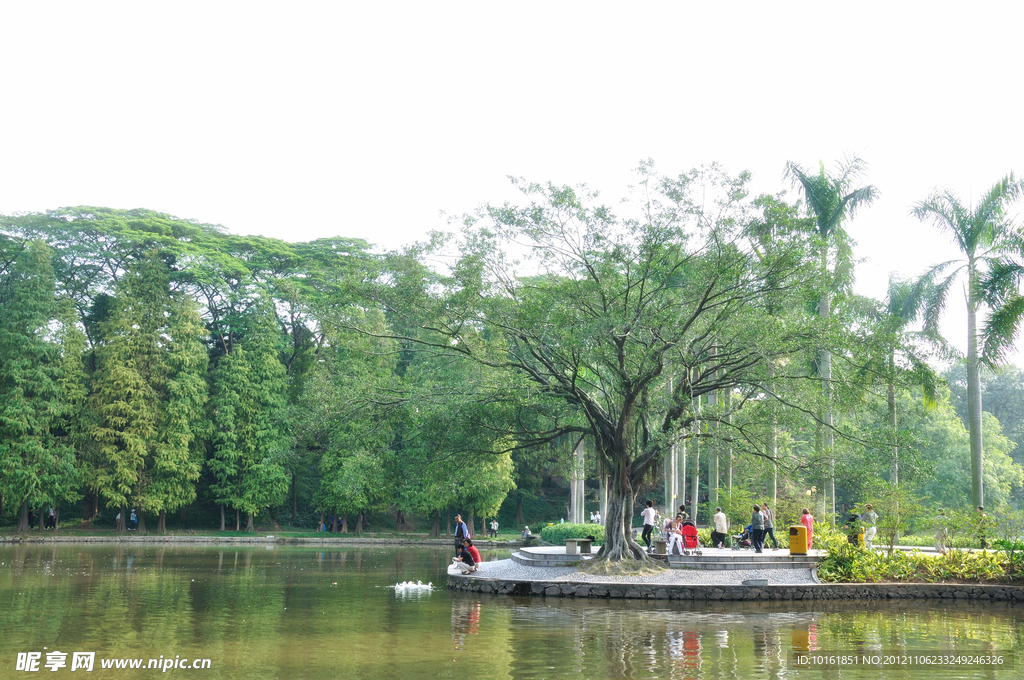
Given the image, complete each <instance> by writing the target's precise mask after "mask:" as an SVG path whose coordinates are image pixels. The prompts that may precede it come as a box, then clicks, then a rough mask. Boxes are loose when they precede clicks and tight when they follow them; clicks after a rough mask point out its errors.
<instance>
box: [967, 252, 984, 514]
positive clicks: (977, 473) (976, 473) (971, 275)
mask: <svg viewBox="0 0 1024 680" xmlns="http://www.w3.org/2000/svg"><path fill="white" fill-rule="evenodd" d="M967 271H968V275H967V429H968V432H969V434H970V439H971V496H972V497H973V499H974V507H976V508H977V507H979V506H983V505H985V487H984V477H983V467H982V466H983V462H982V450H983V449H982V438H981V408H982V404H981V370H980V366H979V365H978V319H977V316H978V301H977V293H976V291H975V288H976V286H977V282H976V276H977V275H976V273H975V271H974V262H973V261H971V262H970V263H969V265H968V270H967Z"/></svg>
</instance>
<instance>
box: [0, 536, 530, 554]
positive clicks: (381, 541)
mask: <svg viewBox="0 0 1024 680" xmlns="http://www.w3.org/2000/svg"><path fill="white" fill-rule="evenodd" d="M81 543H93V544H108V545H117V544H121V545H125V544H127V545H146V544H153V545H168V544H179V545H268V544H272V545H319V546H329V545H337V546H343V545H348V546H360V545H396V546H417V545H418V546H424V547H431V548H433V547H445V548H451V547H452V545H453V539H448V538H401V537H379V538H378V537H371V536H364V537H358V536H337V535H332V536H326V537H323V538H319V537H312V536H287V535H285V536H281V535H277V534H258V535H253V536H193V535H189V536H177V535H163V536H156V535H148V534H146V535H142V536H138V535H117V534H101V535H96V536H54V535H47V536H24V535H6V536H0V546H2V545H47V544H81ZM473 545H475V546H477V547H481V548H485V549H488V550H492V549H493V550H501V549H508V550H512V549H515V548H517V547H519V546H520V545H522V542H521V541H500V540H499V541H478V540H476V539H474V540H473Z"/></svg>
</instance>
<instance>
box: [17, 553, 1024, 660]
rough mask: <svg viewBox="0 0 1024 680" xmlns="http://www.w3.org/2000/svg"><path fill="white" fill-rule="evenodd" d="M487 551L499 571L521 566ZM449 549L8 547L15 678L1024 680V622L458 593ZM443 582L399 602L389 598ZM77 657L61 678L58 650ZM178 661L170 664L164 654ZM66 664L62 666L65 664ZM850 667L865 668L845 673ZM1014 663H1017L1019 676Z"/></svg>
mask: <svg viewBox="0 0 1024 680" xmlns="http://www.w3.org/2000/svg"><path fill="white" fill-rule="evenodd" d="M507 555H508V553H507V552H493V553H489V554H488V553H485V559H496V558H498V557H505V556H507ZM450 557H451V555H450V553H449V552H448V551H445V550H440V549H425V548H424V549H419V548H405V547H402V548H398V547H395V548H373V549H370V548H343V549H335V550H329V551H323V550H318V549H311V548H308V547H278V546H274V547H272V548H265V547H255V548H251V547H250V548H218V547H192V546H165V547H156V546H153V547H139V548H136V547H131V548H126V547H115V546H98V547H96V546H73V545H63V546H47V545H23V546H3V547H0V678H18V677H22V678H23V677H32V676H30V675H28V674H27V673H25V672H21V671H17V670H16V667H17V657H18V653H19V652H22V653H28V652H39V653H40V654H41V657H40V662H39V663H40V672H41V673H45V674H46V675H45V676H44V677H65V676H70V677H78V675H77V674H78V673H79V672H80V670H82V669H79V670H76V671H74V672H73V673H74V674H72V671H71V670H70V668H71V666H72V654H73V653H74V652H95V653H96V656H95V662H94V671H93V672H94V673H96V674H97V675H87V676H85V677H117V678H135V677H138V678H152V677H156V675H164V673H162V672H161V671H160V670H155V669H146V668H142V669H140V670H130V669H122V670H116V669H103V668H101V667H100V666H101V661H102V660H104V659H107V660H110V659H122V658H123V659H133V658H140V659H144V661H143V665H144V666H145V664H146V663H148V659H150V658H156V659H158V660H159V661H160V662H161V663H163V660H164V659H178V660H180V659H196V658H200V659H210V668H209V669H201V670H191V669H190V670H184V669H180V668H173V667H172V668H170V669H169V670H168V671H166V674H167V676H168V677H170V676H175V675H182V674H185V675H189V676H195V677H202V678H260V679H269V678H287V679H292V678H295V679H300V678H301V679H318V678H331V679H332V680H333V679H337V678H373V679H375V680H379V679H381V678H384V679H387V680H401V679H403V678H460V679H464V680H488V679H490V678H516V679H521V678H575V679H579V678H742V679H746V678H877V677H886V678H887V679H889V678H917V677H920V678H930V679H933V680H937V679H939V678H994V679H1002V678H1019V677H1024V655H1019V650H1021V649H1024V608H1021V607H1017V608H1014V607H1012V606H1010V605H994V604H986V605H979V604H966V603H965V604H957V603H952V602H950V603H943V604H929V605H924V604H920V603H913V602H898V603H893V604H879V603H878V602H865V603H863V604H853V605H851V604H849V603H846V604H826V603H750V604H736V603H713V604H712V603H709V604H690V603H675V602H661V601H657V602H655V601H621V600H573V599H544V598H510V597H507V596H498V595H491V596H485V595H469V594H457V593H450V592H448V591H447V590H446V589H445V587H444V576H445V569H446V567H447V565H448V563H449V561H450ZM417 579H421V580H423V581H424V582H427V581H433V582H434V584H435V586H439V588H438V589H436V590H434V591H433V592H429V593H425V594H421V595H411V596H408V595H407V596H402V595H401V594H396V592H395V591H394V590H393V589H388V588H387V586H389V585H394V584H395V583H396V582H399V581H407V580H417ZM57 651H59V652H63V653H66V654H67V657H66V663H67V667H63V668H59V670H57V671H56V672H53V673H51V671H50V670H49V668H46V667H43V664H45V663H46V662H47V654H48V653H53V652H57ZM969 651H972V652H979V653H985V654H998V655H1001V656H1002V658H1003V659H1004V661H1003V666H1002V667H995V668H993V667H988V668H971V667H967V666H964V667H959V668H942V669H935V668H918V669H895V670H894V669H887V670H884V671H880V670H879V669H878V668H877V667H864V666H861V665H857V666H853V665H846V666H845V667H843V668H842V669H841V670H835V669H824V670H823V669H821V668H813V669H812V668H802V667H799V665H798V664H797V663H796V662H795V661H794V656H793V655H794V653H795V652H806V653H808V654H809V655H810V656H812V657H813V656H817V657H821V656H825V655H829V654H847V655H850V654H856V655H857V657H858V659H857V660H858V662H860V661H861V660H862V659H863V657H864V656H882V657H885V656H891V655H895V654H905V653H908V652H909V653H922V652H924V653H930V654H937V653H947V654H948V653H951V652H955V653H964V652H969ZM161 656H162V657H163V659H161V658H160V657H161ZM55 658H58V659H59V657H55ZM846 661H847V662H849V661H850V660H849V659H847V660H846ZM1014 662H1019V663H1018V664H1017V665H1018V667H1017V668H1013V667H1012V665H1013V664H1014Z"/></svg>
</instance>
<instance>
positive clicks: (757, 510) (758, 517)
mask: <svg viewBox="0 0 1024 680" xmlns="http://www.w3.org/2000/svg"><path fill="white" fill-rule="evenodd" d="M750 542H751V543H753V544H754V552H764V515H762V514H761V506H759V505H755V506H754V514H752V515H751V516H750Z"/></svg>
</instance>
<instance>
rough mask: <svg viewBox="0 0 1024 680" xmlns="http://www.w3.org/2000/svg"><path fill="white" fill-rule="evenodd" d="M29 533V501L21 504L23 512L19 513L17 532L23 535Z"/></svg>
mask: <svg viewBox="0 0 1024 680" xmlns="http://www.w3.org/2000/svg"><path fill="white" fill-rule="evenodd" d="M26 531H28V501H25V502H24V503H22V504H21V511H20V512H18V528H17V532H18V533H19V534H23V533H25V532H26Z"/></svg>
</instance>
